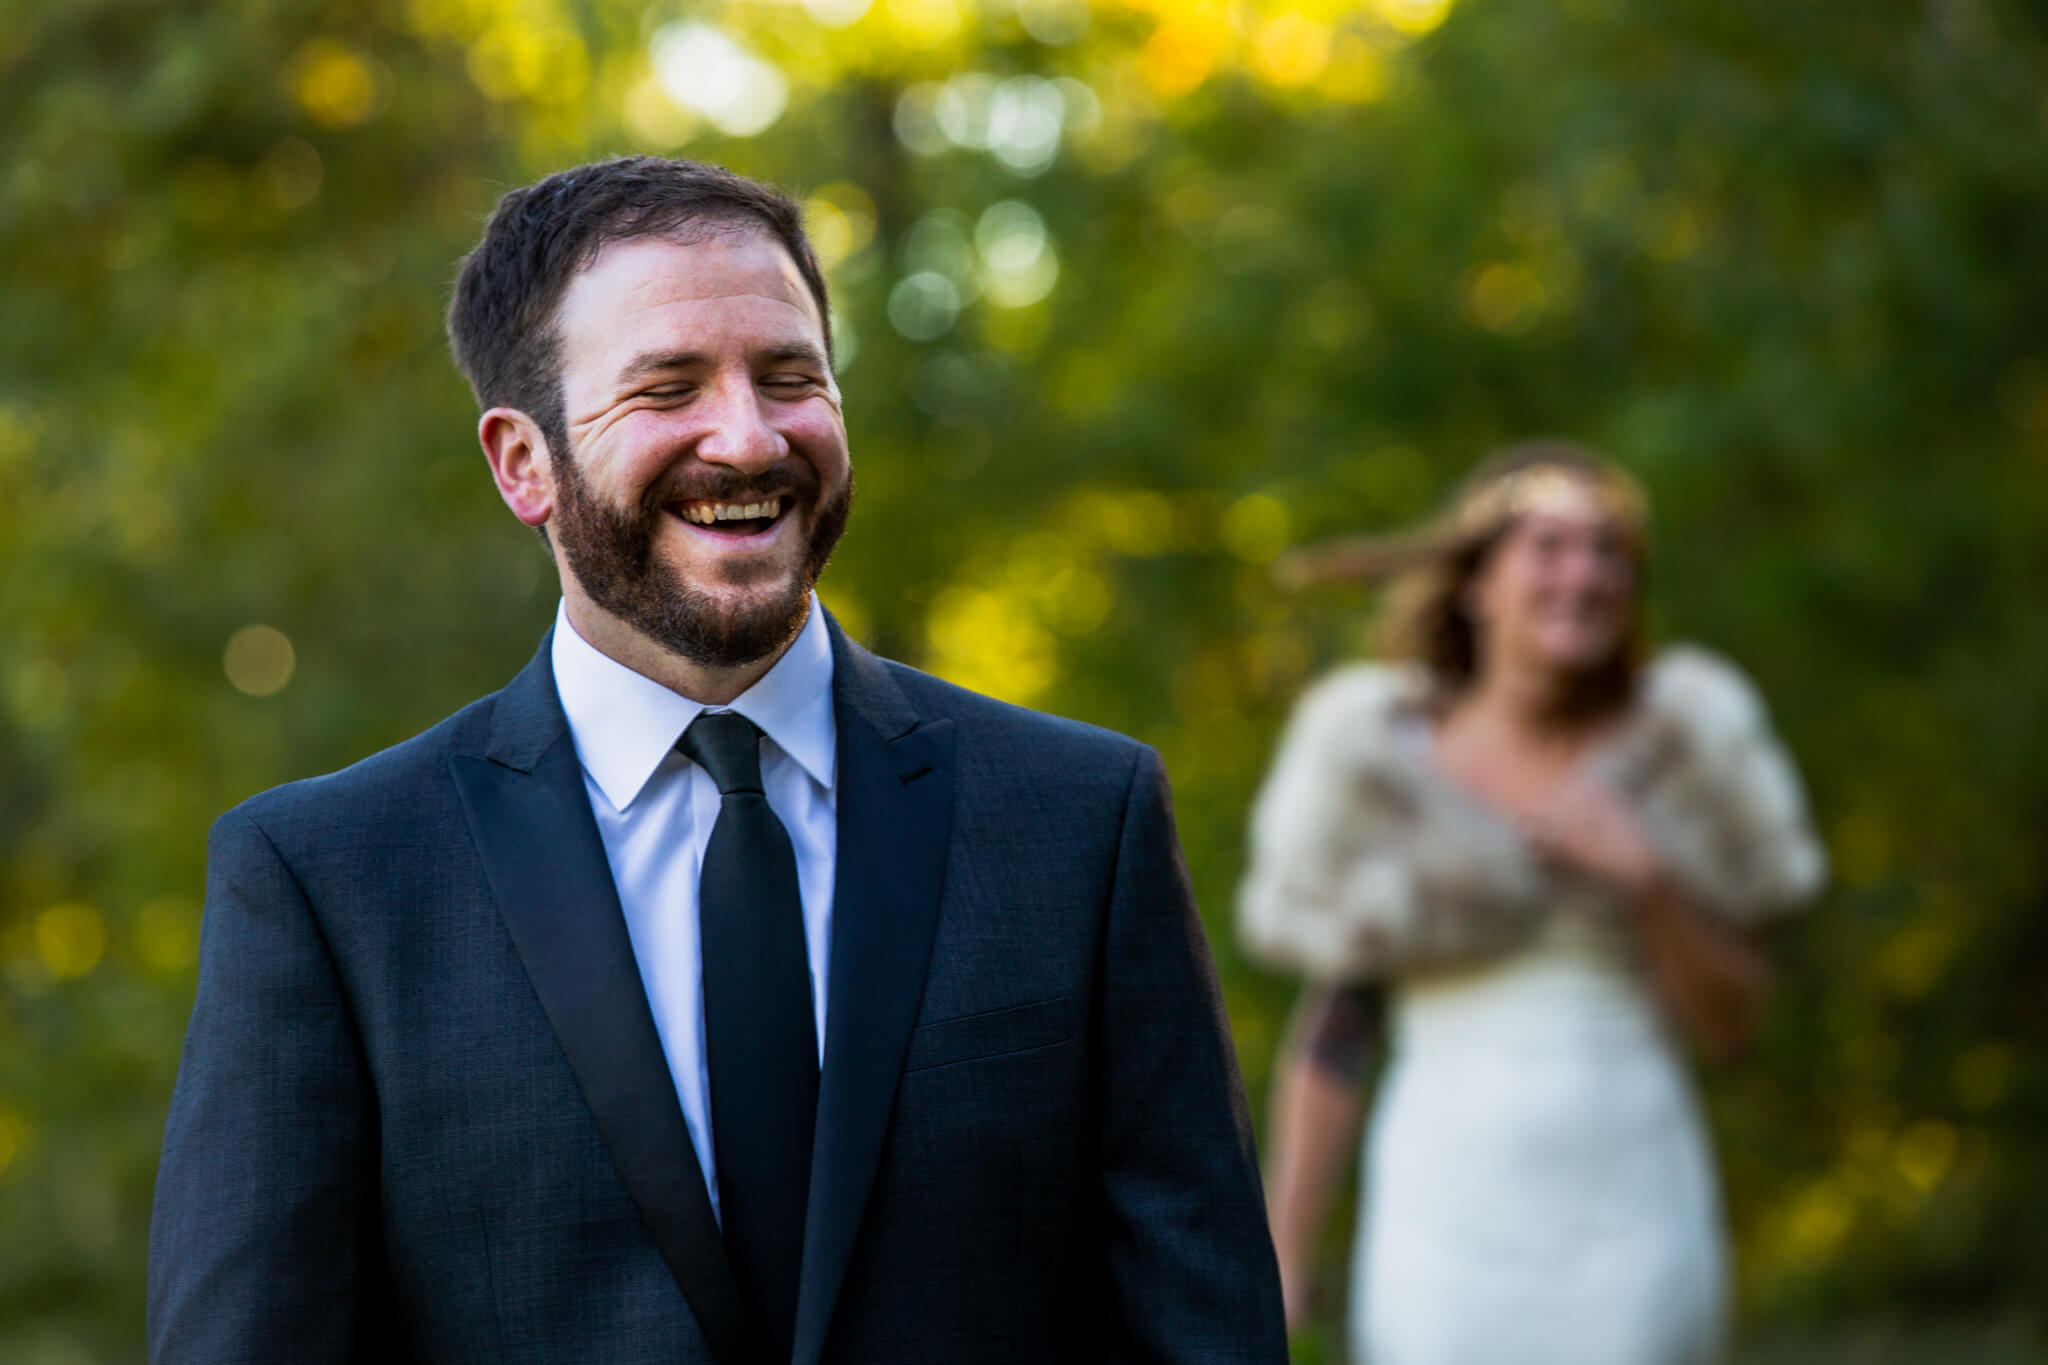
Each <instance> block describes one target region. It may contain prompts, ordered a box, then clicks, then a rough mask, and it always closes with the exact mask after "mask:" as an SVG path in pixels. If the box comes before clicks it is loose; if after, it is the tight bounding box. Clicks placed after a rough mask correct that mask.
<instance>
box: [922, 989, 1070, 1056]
mask: <svg viewBox="0 0 2048 1365" xmlns="http://www.w3.org/2000/svg"><path fill="white" fill-rule="evenodd" d="M1072 1031H1073V1030H1072V1025H1071V1022H1070V1011H1069V1008H1068V1002H1067V998H1066V997H1065V996H1058V997H1055V998H1054V999H1051V1000H1039V1001H1035V1002H1033V1003H1031V1004H1029V1005H1012V1006H1009V1007H1008V1008H1006V1009H999V1010H988V1011H985V1012H983V1013H981V1014H963V1015H961V1016H960V1017H959V1018H957V1019H938V1020H934V1021H933V1022H932V1023H929V1024H920V1025H918V1027H917V1028H915V1029H913V1030H912V1031H911V1034H910V1055H909V1056H908V1057H906V1058H905V1059H904V1061H903V1069H904V1070H905V1071H928V1070H930V1069H931V1068H932V1067H935V1066H948V1065H951V1064H952V1063H954V1062H971V1061H976V1060H978V1059H980V1058H983V1057H1000V1056H1003V1055H1005V1054H1006V1053H1011V1052H1025V1051H1028V1050H1030V1049H1032V1048H1038V1047H1050V1046H1052V1045H1053V1044H1054V1043H1063V1042H1065V1041H1066V1040H1067V1037H1068V1035H1069V1034H1070V1033H1071V1032H1072Z"/></svg>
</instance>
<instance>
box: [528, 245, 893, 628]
mask: <svg viewBox="0 0 2048 1365" xmlns="http://www.w3.org/2000/svg"><path fill="white" fill-rule="evenodd" d="M557 318H558V325H559V327H560V331H561V338H562V396H563V411H564V414H565V423H566V427H567V431H566V435H567V437H568V449H567V450H566V451H561V452H557V453H556V455H555V458H554V469H555V483H556V500H555V507H554V511H553V514H552V515H551V516H550V517H549V519H548V528H549V532H550V534H551V536H552V537H553V540H554V543H555V546H556V548H557V550H558V551H559V553H560V554H561V556H562V557H563V558H564V559H565V560H566V571H567V572H568V573H569V574H571V575H573V576H574V578H575V581H576V583H577V584H578V585H579V586H580V587H581V588H582V590H583V592H584V594H585V595H586V596H587V597H589V598H590V600H591V601H592V602H593V603H595V604H596V605H597V606H598V607H600V608H602V609H603V610H605V611H606V612H608V613H610V614H611V615H613V616H615V617H617V618H618V619H619V620H621V621H623V622H624V623H625V624H627V625H628V626H630V627H632V628H633V629H634V630H635V631H637V632H639V633H640V634H641V635H644V636H646V637H647V638H648V639H650V640H652V641H654V642H655V643H657V644H659V645H661V646H663V647H664V648H666V649H668V650H670V651H671V652H673V653H675V654H678V655H681V656H682V657H684V658H686V659H689V660H691V661H692V662H694V663H697V664H700V665H704V666H709V667H733V666H737V665H740V664H746V663H751V662H753V661H755V660H757V659H762V658H765V657H767V656H768V655H770V654H772V653H774V652H775V651H776V650H779V649H780V648H782V647H783V646H785V645H787V644H788V643H789V641H790V640H791V639H793V638H794V637H795V635H796V632H797V631H798V630H800V629H801V628H802V626H803V622H804V619H805V611H806V608H807V604H808V600H809V593H810V589H811V586H812V584H813V583H814V582H815V581H816V579H817V576H818V572H819V571H820V570H821V569H823V568H824V565H825V560H826V558H827V557H828V556H829V555H830V554H831V553H832V547H833V545H834V544H835V543H837V541H838V539H839V535H840V532H841V531H843V530H844V529H845V526H846V515H847V511H848V508H849V505H850V503H851V500H852V492H853V476H852V469H851V466H850V464H849V463H848V459H847V449H846V425H845V422H844V420H843V419H842V417H841V415H840V409H839V389H838V386H837V384H836V383H835V382H834V380H833V377H832V368H831V365H830V363H829V362H828V361H827V359H826V356H825V329H824V321H823V319H822V318H821V317H820V316H819V314H818V308H817V304H816V303H815V301H813V299H812V298H811V295H810V291H809V290H808V289H807V288H806V287H805V285H804V282H803V277H802V276H801V275H799V274H798V273H797V269H796V264H795V262H794V261H792V260H791V259H790V256H789V253H788V252H787V251H785V250H784V249H783V247H782V246H781V244H780V243H778V242H776V241H775V240H774V238H772V237H770V236H769V235H767V233H765V232H755V231H746V230H736V229H722V230H714V231H712V232H709V233H707V234H706V235H703V236H702V237H700V238H698V239H696V240H693V241H691V242H690V243H689V244H687V245H685V244H682V243H678V242H675V241H672V240H669V239H667V238H658V237H650V238H638V239H635V240H632V241H627V242H621V243H617V244H615V245H612V246H609V247H607V248H605V250H604V251H603V252H602V253H601V254H600V255H599V256H598V258H597V260H596V261H594V262H593V263H592V264H591V266H590V267H589V269H587V270H585V271H583V272H582V273H581V274H580V275H578V276H577V277H576V278H575V279H574V280H572V281H571V282H570V284H569V288H568V289H567V291H566V292H565V293H564V295H563V298H562V304H561V308H560V310H559V313H558V315H557ZM750 513H751V515H748V514H750Z"/></svg>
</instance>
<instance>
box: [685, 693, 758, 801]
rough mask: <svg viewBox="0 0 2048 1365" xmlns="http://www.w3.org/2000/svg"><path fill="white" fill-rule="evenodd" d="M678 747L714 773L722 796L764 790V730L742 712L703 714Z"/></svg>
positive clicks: (688, 730)
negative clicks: (762, 743) (762, 768)
mask: <svg viewBox="0 0 2048 1365" xmlns="http://www.w3.org/2000/svg"><path fill="white" fill-rule="evenodd" d="M676 747H677V748H678V749H681V750H682V751H683V755H684V756H685V757H686V758H688V759H690V760H691V761H692V762H694V763H698V764H701V765H702V766H703V769H704V771H705V772H707V773H710V774H711V780H712V781H713V782H716V783H717V784H718V794H719V795H720V796H731V795H733V794H734V793H735V792H759V791H760V790H761V730H760V727H759V726H757V725H755V724H754V722H752V721H750V720H748V719H747V718H746V717H745V716H743V715H741V714H740V713H739V712H737V711H706V712H704V713H703V714H702V715H700V716H698V717H697V719H695V720H693V721H691V722H690V728H689V729H687V730H685V731H684V732H683V737H682V739H681V741H679V742H678V743H677V745H676Z"/></svg>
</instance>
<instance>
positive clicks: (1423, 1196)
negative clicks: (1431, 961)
mask: <svg viewBox="0 0 2048 1365" xmlns="http://www.w3.org/2000/svg"><path fill="white" fill-rule="evenodd" d="M1598 913H1600V912H1597V911H1595V912H1589V911H1586V910H1583V909H1579V908H1575V907H1573V906H1571V905H1569V904H1564V905H1559V906H1558V907H1557V908H1556V911H1555V912H1554V913H1553V915H1552V916H1551V917H1550V919H1549V921H1548V922H1547V923H1546V925H1545V926H1544V927H1543V929H1542V930H1541V931H1540V932H1539V933H1538V934H1537V935H1536V937H1535V940H1534V941H1533V942H1532V943H1530V944H1529V945H1528V946H1527V947H1526V948H1524V949H1522V950H1520V951H1519V952H1516V953H1515V954H1513V955H1512V956H1510V957H1507V958H1505V959H1503V960H1501V961H1499V962H1495V963H1491V964H1489V965H1487V966H1484V967H1479V968H1475V969H1472V970H1469V971H1463V972H1449V973H1442V974H1437V975H1428V976H1418V977H1416V978H1414V979H1411V980H1408V981H1405V982H1403V983H1402V984H1401V986H1400V987H1399V988H1398V989H1397V990H1396V992H1395V993H1394V996H1393V999H1392V1001H1391V1008H1390V1017H1391V1021H1392V1037H1393V1047H1392V1054H1391V1057H1390V1060H1389V1063H1388V1066H1387V1067H1386V1069H1385V1071H1384V1073H1383V1077H1382V1081H1381V1084H1380V1087H1379V1092H1378V1094H1377V1096H1376V1097H1375V1099H1374V1102H1373V1107H1372V1120H1371V1124H1370V1128H1369V1132H1368V1136H1367V1141H1366V1147H1365V1159H1364V1169H1363V1172H1362V1179H1361V1182H1360V1190H1361V1192H1362V1207H1361V1210H1360V1213H1361V1216H1360V1219H1359V1235H1358V1240H1357V1244H1356V1253H1355V1256H1354V1260H1353V1269H1352V1295H1351V1304H1352V1313H1351V1339H1352V1342H1353V1349H1354V1356H1355V1359H1356V1361H1357V1362H1358V1365H1695V1362H1699V1363H1700V1365H1704V1363H1705V1362H1710V1361H1713V1360H1714V1359H1716V1358H1717V1356H1718V1354H1719V1350H1720V1342H1721V1323H1722V1319H1723V1303H1724V1300H1725V1297H1726V1277H1725V1271H1724V1264H1725V1260H1726V1255H1725V1251H1724V1247H1723V1238H1722V1232H1721V1215H1720V1204H1719V1196H1718V1193H1717V1189H1716V1182H1715V1176H1714V1167H1713V1160H1712V1155H1711V1151H1710V1148H1709V1144H1708V1139H1707V1135H1706V1130H1705V1128H1704V1125H1703V1124H1702V1122H1701V1119H1700V1112H1699V1107H1698V1105H1697V1103H1696V1102H1695V1100H1694V1096H1693V1091H1692V1085H1691V1082H1690V1079H1689V1077H1688V1074H1687V1071H1686V1067H1685V1064H1684V1062H1683V1060H1682V1058H1681V1056H1680V1055H1679V1052H1678V1049H1677V1048H1676V1046H1675V1045H1674V1043H1673V1041H1672V1039H1671V1038H1670V1037H1669V1035H1668V1033H1667V1030H1666V1028H1665V1026H1664V1023H1663V1021H1662V1020H1661V1019H1660V1018H1659V1016H1658V1011H1657V1009H1656V1007H1655V1005H1654V1003H1653V1002H1652V1001H1651V1000H1650V999H1649V998H1648V997H1647V995H1646V993H1645V991H1644V989H1643V986H1642V983H1641V981H1640V979H1639V977H1638V976H1637V974H1636V972H1635V971H1634V970H1633V967H1632V965H1631V964H1630V962H1629V961H1628V959H1627V953H1626V945H1625V944H1623V943H1620V942H1617V941H1616V940H1617V939H1618V937H1619V936H1618V934H1617V933H1616V929H1615V926H1614V925H1613V923H1612V921H1611V920H1606V921H1603V920H1602V919H1599V918H1596V917H1595V916H1596V915H1597V914H1598Z"/></svg>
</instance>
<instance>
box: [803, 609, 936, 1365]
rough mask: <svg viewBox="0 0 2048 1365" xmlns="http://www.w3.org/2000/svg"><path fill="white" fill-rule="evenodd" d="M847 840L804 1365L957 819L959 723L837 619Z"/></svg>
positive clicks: (883, 1104) (902, 1028)
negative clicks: (899, 682) (934, 718)
mask: <svg viewBox="0 0 2048 1365" xmlns="http://www.w3.org/2000/svg"><path fill="white" fill-rule="evenodd" d="M832 636H833V640H832V643H833V656H834V657H833V669H834V674H833V689H834V692H835V694H836V704H835V707H834V713H835V717H836V720H837V723H838V727H839V769H838V788H839V790H838V804H839V846H838V853H837V855H836V856H837V872H836V873H835V875H834V879H833V904H832V963H831V991H830V996H829V1000H828V1003H827V1006H826V1015H827V1017H826V1023H825V1069H824V1074H823V1075H822V1077H821V1078H820V1082H819V1093H818V1135H817V1146H816V1149H815V1151H814V1152H813V1155H812V1160H811V1204H810V1213H809V1217H808V1220H807V1221H806V1223H805V1227H804V1268H803V1289H802V1292H801V1294H800V1296H799V1299H798V1304H797V1315H796V1352H795V1362H796V1365H815V1362H816V1361H817V1360H818V1358H819V1356H820V1354H821V1353H822V1352H823V1350H824V1348H825V1337H826V1334H827V1332H828V1331H829V1330H830V1328H831V1325H832V1312H833V1308H834V1305H836V1304H837V1302H838V1300H839V1288H840V1286H841V1284H843V1283H844V1282H845V1279H846V1266H847V1259H848V1257H849V1256H851V1255H852V1252H853V1244H854V1239H855V1237H856V1236H857V1235H858V1233H859V1231H860V1224H861V1217H862V1214H863V1212H864V1211H865V1210H866V1208H867V1200H868V1192H869V1190H870V1189H871V1188H872V1187H873V1184H874V1179H875V1168H876V1166H877V1164H878V1162H879V1161H880V1159H881V1154H882V1143H883V1140H884V1138H885V1137H886V1136H887V1134H888V1129H889V1115H890V1111H891V1109H892V1107H893V1106H894V1103H895V1098H896V1082H897V1079H898V1077H899V1076H900V1075H901V1073H902V1070H903V1058H904V1055H905V1053H906V1051H907V1049H908V1048H909V1045H910V1030H911V1026H912V1025H913V1024H914V1023H915V1022H916V1019H917V1011H918V1006H919V1004H920V1002H921V1001H922V999H923V996H924V980H925V970H926V968H927V967H928V965H929V964H930V961H931V948H932V933H933V930H934V928H935V926H936V925H937V922H938V912H939V892H940V890H941V887H942V885H943V883H944V880H945V872H946V854H947V850H948V848H949V847H950V845H951V838H952V825H953V725H952V722H951V721H940V722H937V723H924V724H919V723H918V719H917V717H916V715H915V713H914V712H912V711H911V710H910V708H909V706H908V704H907V703H906V702H905V701H904V699H903V696H902V693H901V691H900V690H899V689H898V688H897V687H896V685H895V683H894V682H893V681H892V680H891V679H890V678H889V677H888V673H887V670H886V668H885V667H884V665H883V664H882V663H881V662H880V661H878V660H877V659H875V658H874V656H872V655H870V654H868V653H867V652H866V651H865V650H862V649H860V648H859V647H858V646H855V645H852V644H850V643H849V642H848V641H847V640H846V639H845V637H844V636H843V635H841V633H840V632H839V630H838V628H837V626H836V625H835V626H834V627H833V632H832Z"/></svg>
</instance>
